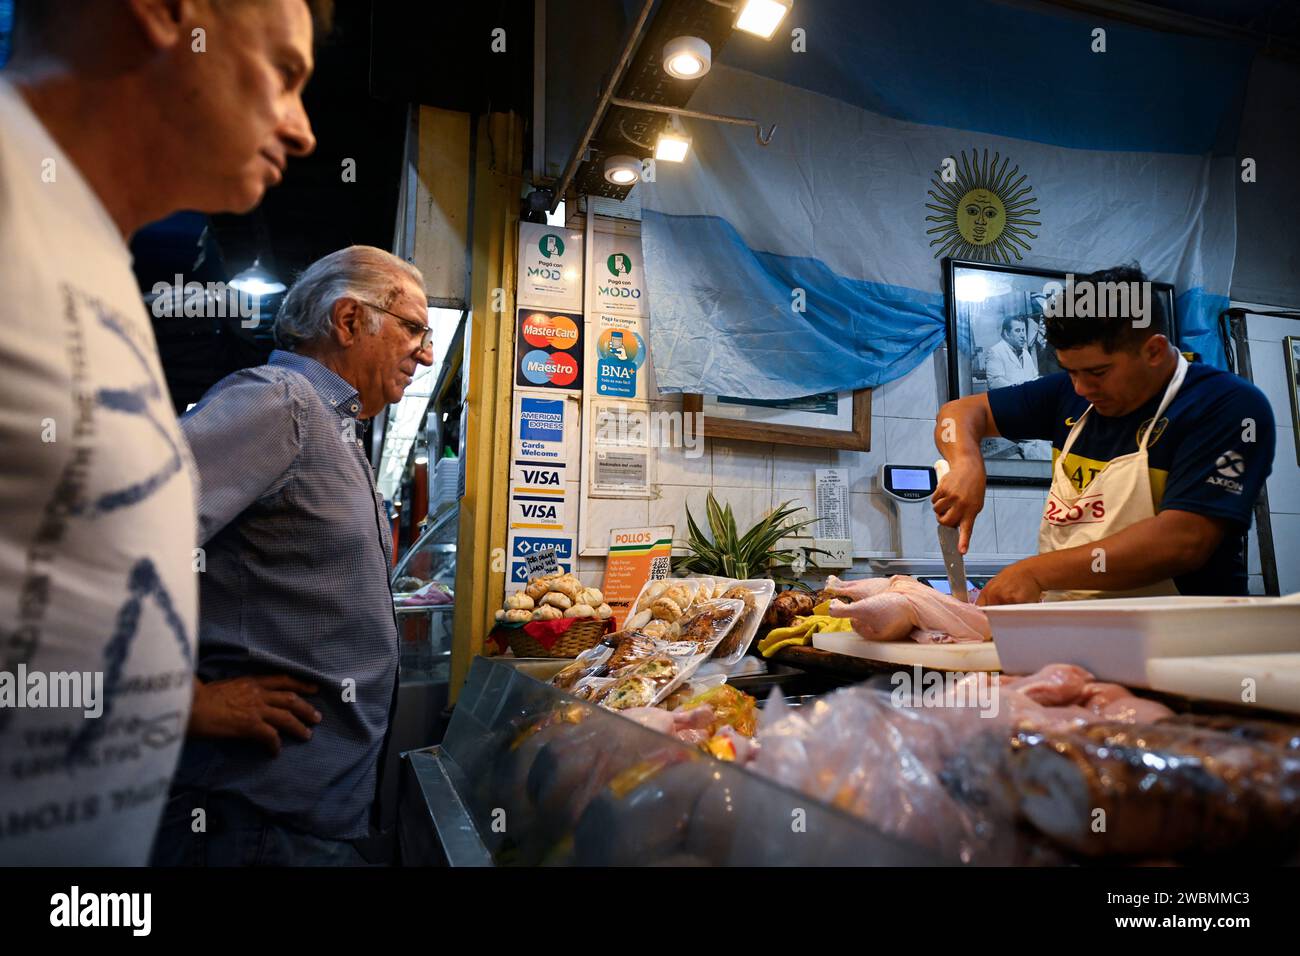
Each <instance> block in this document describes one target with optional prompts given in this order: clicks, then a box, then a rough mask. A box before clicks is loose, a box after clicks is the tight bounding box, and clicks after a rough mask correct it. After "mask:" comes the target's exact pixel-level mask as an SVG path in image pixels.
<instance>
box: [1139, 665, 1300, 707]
mask: <svg viewBox="0 0 1300 956" xmlns="http://www.w3.org/2000/svg"><path fill="white" fill-rule="evenodd" d="M1247 679H1252V680H1253V681H1254V682H1255V684H1254V691H1255V699H1254V700H1253V701H1250V700H1245V701H1243V700H1242V697H1241V695H1242V686H1243V685H1242V682H1243V681H1244V680H1247ZM1147 683H1148V685H1149V686H1150V687H1151V688H1152V689H1153V690H1161V691H1165V692H1167V693H1170V694H1183V695H1186V696H1188V697H1203V698H1205V699H1206V700H1219V701H1224V702H1226V703H1232V704H1246V705H1251V704H1254V705H1256V706H1259V707H1264V708H1267V709H1269V710H1283V711H1287V712H1289V713H1293V714H1300V654H1234V655H1223V656H1218V655H1216V656H1214V657H1153V658H1151V659H1150V660H1148V661H1147Z"/></svg>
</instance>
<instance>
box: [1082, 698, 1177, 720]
mask: <svg viewBox="0 0 1300 956" xmlns="http://www.w3.org/2000/svg"><path fill="white" fill-rule="evenodd" d="M1097 713H1099V714H1100V715H1101V717H1102V719H1103V720H1113V721H1118V722H1120V723H1124V724H1147V723H1153V722H1155V721H1157V720H1164V719H1165V718H1166V717H1172V716H1173V714H1174V712H1173V711H1172V710H1170V709H1169V708H1168V707H1166V706H1165V705H1164V704H1161V703H1157V702H1156V701H1154V700H1144V699H1143V698H1141V697H1135V696H1133V695H1132V694H1129V695H1128V696H1127V697H1121V698H1119V699H1118V700H1113V701H1111V702H1110V703H1109V704H1107V705H1106V706H1105V707H1103V708H1102V709H1101V710H1100V711H1097Z"/></svg>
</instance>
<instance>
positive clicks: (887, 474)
mask: <svg viewBox="0 0 1300 956" xmlns="http://www.w3.org/2000/svg"><path fill="white" fill-rule="evenodd" d="M937 485H938V480H937V479H936V477H935V474H934V469H933V468H931V467H930V466H928V465H881V466H880V487H881V488H882V489H883V490H884V491H885V493H886V494H889V495H892V496H893V497H895V498H897V499H899V500H900V501H921V500H922V499H925V498H929V497H930V496H931V495H932V494H934V489H935V487H936V486H937Z"/></svg>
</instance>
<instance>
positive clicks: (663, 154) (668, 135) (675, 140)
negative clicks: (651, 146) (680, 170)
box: [655, 116, 691, 163]
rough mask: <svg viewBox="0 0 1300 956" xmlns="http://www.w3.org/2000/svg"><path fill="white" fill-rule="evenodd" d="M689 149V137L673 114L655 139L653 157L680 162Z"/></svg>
mask: <svg viewBox="0 0 1300 956" xmlns="http://www.w3.org/2000/svg"><path fill="white" fill-rule="evenodd" d="M690 150H691V138H690V136H688V135H687V134H686V131H685V130H683V129H682V124H681V122H680V121H679V120H678V119H677V117H676V116H674V117H673V118H672V120H671V121H670V122H669V125H668V126H667V127H666V128H665V129H664V131H663V132H662V133H660V134H659V138H658V139H657V140H656V141H655V159H662V160H663V161H664V162H666V163H680V162H681V161H682V160H684V159H685V158H686V154H687V153H689V152H690Z"/></svg>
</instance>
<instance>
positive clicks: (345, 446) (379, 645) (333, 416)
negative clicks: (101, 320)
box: [176, 351, 398, 840]
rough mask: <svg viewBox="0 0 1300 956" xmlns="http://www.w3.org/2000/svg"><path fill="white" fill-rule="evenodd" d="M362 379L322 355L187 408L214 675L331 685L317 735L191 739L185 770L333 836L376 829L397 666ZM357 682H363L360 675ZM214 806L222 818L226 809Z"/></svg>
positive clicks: (215, 391) (226, 382)
mask: <svg viewBox="0 0 1300 956" xmlns="http://www.w3.org/2000/svg"><path fill="white" fill-rule="evenodd" d="M360 408H361V404H360V399H359V398H358V395H357V391H356V389H355V388H353V387H352V386H351V385H349V384H348V383H347V382H345V381H344V380H343V379H342V378H340V377H339V376H338V375H336V374H334V373H333V372H331V371H330V370H329V369H327V368H326V367H325V366H323V365H321V364H320V363H319V362H316V361H315V360H313V359H310V358H307V357H305V356H301V355H297V354H294V353H292V352H282V351H276V352H273V353H271V359H270V362H269V364H267V365H263V366H260V367H258V368H250V369H244V370H242V371H239V372H236V373H235V374H233V375H230V376H228V377H227V378H225V379H223V380H222V381H220V382H218V383H217V384H216V385H215V386H213V387H212V389H211V390H210V391H209V392H208V393H207V394H206V395H204V396H203V400H202V401H200V402H199V404H198V405H196V406H195V407H194V408H193V409H192V410H191V411H190V412H188V413H187V414H186V415H185V417H184V418H183V419H182V420H181V427H182V429H183V430H184V432H185V435H186V437H187V438H188V439H189V441H190V447H191V449H192V451H193V454H194V460H195V463H196V465H197V467H198V473H199V480H200V493H199V543H200V544H201V545H202V546H203V548H204V551H205V557H206V565H207V566H206V570H204V571H203V572H202V573H201V574H199V663H198V676H199V679H200V680H203V681H211V680H219V679H221V678H223V677H235V676H239V675H243V674H289V675H290V676H292V677H296V678H299V679H300V680H303V681H307V682H309V683H313V684H316V685H318V686H319V688H320V692H319V693H318V694H317V695H315V696H313V697H310V698H308V700H309V701H310V703H311V704H312V705H313V706H315V708H316V709H317V710H319V711H320V713H321V717H322V720H321V722H320V723H319V724H317V725H316V726H315V728H313V731H312V739H311V740H308V741H300V740H298V739H297V738H294V737H289V736H286V735H282V741H283V749H282V750H281V751H280V753H279V755H278V756H274V757H273V756H271V755H270V754H269V753H268V752H267V751H266V750H265V748H264V747H263V745H261V744H259V743H257V742H255V741H251V740H230V741H227V740H203V739H196V738H191V739H190V740H188V741H187V742H186V746H185V751H184V754H183V755H182V758H181V765H180V769H179V771H178V772H177V777H176V786H177V787H182V788H197V789H202V790H210V791H216V792H222V793H232V794H237V795H238V796H241V797H243V798H244V799H246V800H248V801H250V802H251V803H253V804H254V805H255V806H257V807H259V808H260V809H261V810H263V811H264V812H266V813H268V814H271V815H274V816H276V817H277V818H279V819H280V820H281V821H282V822H284V823H285V824H287V825H289V826H292V827H295V828H297V829H300V830H304V831H306V832H308V833H312V834H314V835H316V836H319V837H325V838H329V839H338V840H344V839H355V838H357V837H362V836H365V835H367V833H368V832H369V822H370V821H369V813H370V810H371V805H372V803H373V802H374V798H375V790H376V775H377V765H378V762H379V758H380V754H381V752H382V748H383V744H384V739H385V734H386V733H387V730H388V724H389V718H390V713H391V707H392V703H393V700H394V689H395V685H396V680H397V661H398V633H397V623H396V620H395V618H394V616H393V598H392V592H391V591H390V590H389V586H388V569H389V566H390V561H391V556H392V548H393V543H392V535H391V532H390V530H389V523H388V518H387V513H386V511H385V509H384V503H383V499H382V498H381V497H380V495H379V492H378V491H376V489H375V484H374V480H373V478H372V476H371V471H370V464H369V462H367V460H366V456H365V451H364V448H363V446H362V442H361V425H360V423H359V422H358V421H357V417H356V416H357V413H358V412H359V411H360ZM350 682H352V683H350ZM214 822H215V821H214Z"/></svg>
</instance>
